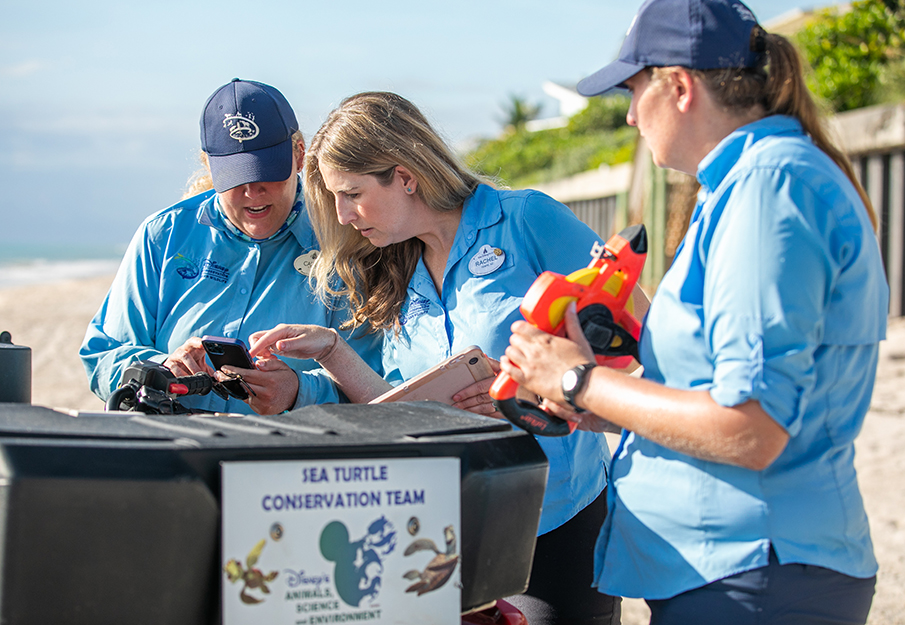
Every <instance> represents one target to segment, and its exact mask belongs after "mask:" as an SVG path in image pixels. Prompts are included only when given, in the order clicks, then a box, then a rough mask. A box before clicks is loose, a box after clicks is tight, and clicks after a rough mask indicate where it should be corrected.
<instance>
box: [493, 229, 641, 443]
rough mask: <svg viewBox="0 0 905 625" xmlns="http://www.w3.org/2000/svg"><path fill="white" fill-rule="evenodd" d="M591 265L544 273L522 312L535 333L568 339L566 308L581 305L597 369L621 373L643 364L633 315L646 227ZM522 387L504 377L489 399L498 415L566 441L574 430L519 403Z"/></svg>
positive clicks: (625, 235)
mask: <svg viewBox="0 0 905 625" xmlns="http://www.w3.org/2000/svg"><path fill="white" fill-rule="evenodd" d="M591 256H592V260H591V264H590V265H588V266H587V267H586V268H584V269H579V270H578V271H575V272H572V273H571V274H569V275H568V276H563V275H560V274H558V273H553V272H552V271H545V272H543V273H542V274H541V275H539V276H538V277H537V279H536V280H535V281H534V284H532V285H531V288H530V289H528V292H527V293H526V294H525V299H524V300H522V305H521V312H522V315H524V317H525V320H526V321H528V322H529V323H530V324H531V325H533V326H534V327H536V328H538V329H540V330H543V331H545V332H549V333H550V334H554V335H556V336H565V323H564V318H565V314H566V307H567V306H568V305H569V303H570V302H576V304H575V307H576V310H577V312H578V320H579V321H580V322H581V329H582V330H583V331H584V334H585V338H587V340H588V342H589V343H590V344H591V348H592V349H593V350H594V355H595V357H596V360H597V364H600V365H607V366H610V367H614V368H616V369H621V368H623V367H627V366H629V365H630V364H631V362H632V358H635V359H637V358H638V339H639V337H640V335H641V323H640V322H639V321H638V320H637V319H636V318H635V317H634V315H633V314H632V312H631V311H630V310H627V309H626V307H627V306H629V307H631V295H632V290H633V289H634V288H635V284H637V282H638V278H639V276H640V275H641V269H642V268H643V267H644V259H645V258H646V257H647V231H646V230H645V229H644V225H643V224H639V225H636V226H629V227H628V228H626V229H625V230H623V231H622V232H620V233H619V234H616V235H613V236H612V237H611V238H610V240H609V241H607V242H606V245H600V244H599V243H595V244H594V248H593V249H592V250H591ZM517 390H518V383H517V382H516V381H515V380H513V379H512V378H511V377H509V376H508V375H507V374H506V373H503V372H500V374H499V375H498V376H497V378H496V380H494V382H493V386H492V387H491V388H490V397H492V398H493V403H494V405H495V406H496V408H497V410H499V411H500V413H502V415H503V416H504V417H506V418H507V419H509V420H510V421H511V422H512V423H514V424H515V425H517V426H519V427H520V428H522V429H524V430H527V431H528V432H531V433H532V434H538V435H540V436H565V435H566V434H569V433H571V432H572V431H573V430H574V429H575V424H574V423H571V422H569V421H563V420H562V419H560V418H558V417H555V416H553V415H551V414H550V413H548V412H547V411H545V410H543V409H541V408H540V407H539V406H538V405H537V404H535V403H532V402H530V401H525V400H522V399H519V398H517V397H516V396H515V395H516V391H517Z"/></svg>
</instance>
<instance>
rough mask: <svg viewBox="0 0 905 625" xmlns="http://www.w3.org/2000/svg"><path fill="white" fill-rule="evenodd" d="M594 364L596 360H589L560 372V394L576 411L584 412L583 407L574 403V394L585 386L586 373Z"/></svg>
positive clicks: (586, 380)
mask: <svg viewBox="0 0 905 625" xmlns="http://www.w3.org/2000/svg"><path fill="white" fill-rule="evenodd" d="M596 366H597V363H596V362H589V363H587V364H584V365H578V366H577V367H573V368H572V369H569V370H568V371H566V372H565V373H564V374H562V395H563V397H565V398H566V401H567V402H569V405H570V406H572V407H573V408H574V409H575V411H576V412H584V408H581V407H579V406H577V405H576V404H575V396H576V395H578V394H579V393H580V392H581V389H583V388H584V387H585V384H587V382H588V374H589V373H590V372H591V369H593V368H594V367H596Z"/></svg>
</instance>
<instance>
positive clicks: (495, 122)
mask: <svg viewBox="0 0 905 625" xmlns="http://www.w3.org/2000/svg"><path fill="white" fill-rule="evenodd" d="M641 2H642V0H620V1H615V0H597V1H596V2H592V1H590V0H559V1H558V2H549V1H541V0H522V1H514V0H453V1H446V2H436V1H434V0H396V1H395V2H387V3H383V2H373V1H365V0H332V1H330V0H325V1H319V0H318V1H314V0H294V1H289V0H253V1H250V2H249V1H246V2H237V1H236V0H218V1H216V2H215V1H207V0H204V1H197V2H193V1H192V0H154V2H140V3H139V2H132V1H129V0H79V2H72V1H71V0H55V1H46V0H32V1H31V2H9V3H6V5H5V6H4V9H3V14H4V15H3V20H2V22H0V118H2V119H3V120H4V123H3V125H2V127H3V132H0V188H2V189H3V195H4V196H5V200H4V201H3V202H2V203H0V224H2V225H0V259H2V258H3V255H4V251H6V255H7V256H8V255H9V253H10V250H18V249H22V248H29V249H37V248H38V247H40V248H42V249H46V248H47V247H48V246H50V247H53V248H55V249H57V250H58V251H59V250H73V251H72V253H74V254H75V253H77V250H80V249H98V250H100V249H110V248H115V247H117V246H119V247H122V246H124V245H125V244H126V243H128V241H129V239H130V238H131V236H132V234H133V232H134V231H135V229H136V228H137V227H138V225H139V224H140V223H141V221H142V220H143V219H144V218H145V217H147V216H148V215H150V214H152V213H153V212H155V211H157V210H160V209H162V208H165V207H166V206H169V205H170V204H172V203H174V202H176V201H178V200H179V198H180V197H181V194H182V191H183V190H184V188H185V183H186V180H187V179H188V177H189V176H190V174H191V173H192V172H193V171H195V170H196V169H197V168H198V166H199V161H198V160H197V155H198V149H199V137H198V134H199V129H198V120H199V117H200V114H201V108H202V106H203V104H204V102H205V100H206V99H207V97H208V96H209V95H210V94H211V93H213V92H214V91H215V90H216V89H217V88H218V87H220V86H221V85H223V84H225V83H227V82H229V81H230V80H231V79H232V78H234V77H238V78H243V79H247V80H257V81H260V82H265V83H268V84H271V85H273V86H275V87H276V88H278V89H279V90H280V91H282V92H283V94H284V95H285V96H286V98H287V99H288V100H289V102H290V103H291V104H292V106H293V108H294V110H295V113H296V116H297V117H298V120H299V124H300V126H301V129H302V131H303V132H304V133H305V137H306V139H310V137H311V136H312V135H313V134H314V133H315V132H316V130H317V128H318V127H319V126H320V124H321V122H322V121H323V119H324V118H325V117H326V116H327V114H328V113H329V112H330V111H331V110H332V109H333V108H335V107H336V106H337V105H338V104H339V103H340V101H341V100H342V99H343V98H344V97H346V96H348V95H352V94H354V93H357V92H359V91H365V90H388V91H395V92H396V93H399V94H401V95H403V96H405V97H406V98H408V99H409V100H411V101H412V102H414V103H415V104H416V105H417V106H418V107H419V108H421V110H422V111H424V113H425V114H426V115H427V117H428V118H429V119H430V120H431V122H432V123H433V124H434V126H435V127H436V128H437V130H438V131H439V132H440V133H441V134H442V135H443V136H444V137H445V138H446V139H447V141H448V142H449V143H450V144H452V145H454V146H462V145H465V144H467V143H468V142H469V141H471V140H474V139H475V138H480V137H492V136H495V135H496V134H498V133H499V131H500V128H501V123H500V120H501V117H502V111H503V106H504V104H505V103H506V101H507V100H508V98H509V97H510V96H512V95H516V96H519V97H522V98H526V99H527V100H528V101H529V102H534V103H538V104H542V105H543V109H542V116H554V115H556V113H557V103H556V101H555V100H553V99H552V98H549V97H548V96H546V95H545V94H544V93H543V91H542V88H541V85H542V84H543V83H544V81H547V80H552V81H554V82H558V83H561V84H567V85H574V84H575V83H576V82H578V81H579V80H580V79H581V78H583V77H584V76H586V75H588V74H590V73H592V72H594V71H596V70H597V69H599V68H600V67H602V66H603V65H606V64H607V63H609V62H610V61H611V60H613V59H614V58H615V56H616V54H617V53H618V51H619V46H620V44H621V42H622V39H623V37H624V34H625V31H626V30H627V29H628V26H629V23H630V22H631V19H632V16H633V15H634V13H635V12H636V11H637V9H638V7H639V6H640V5H641ZM748 4H749V6H750V7H751V8H752V10H753V11H754V13H755V14H756V15H757V17H758V18H759V20H760V21H761V22H765V21H768V20H770V19H773V18H776V17H778V16H780V15H783V14H785V13H787V12H788V11H790V10H792V9H794V8H795V7H796V6H800V7H801V8H812V7H814V6H826V5H827V4H830V2H823V3H817V4H805V5H796V4H794V0H793V1H792V3H790V2H789V0H751V1H750V2H749V3H748ZM4 248H6V249H5V250H4Z"/></svg>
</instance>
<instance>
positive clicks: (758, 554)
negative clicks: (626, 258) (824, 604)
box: [595, 116, 889, 599]
mask: <svg viewBox="0 0 905 625" xmlns="http://www.w3.org/2000/svg"><path fill="white" fill-rule="evenodd" d="M698 180H699V181H700V182H701V185H702V188H701V192H700V194H699V198H698V199H699V202H698V206H697V208H696V210H695V213H694V215H693V217H692V221H691V225H690V226H689V228H688V232H687V234H686V236H685V239H684V241H683V243H682V246H681V248H680V249H679V251H678V252H677V254H676V258H675V261H674V262H673V265H672V267H671V268H670V270H669V271H668V273H667V275H666V276H665V277H664V279H663V281H662V282H661V283H660V286H659V287H658V289H657V293H656V296H655V297H654V300H653V302H652V306H651V309H650V312H649V314H648V316H647V319H646V321H645V326H644V331H643V333H642V339H641V346H640V355H641V362H642V364H643V365H644V368H645V369H644V371H645V372H644V375H645V377H647V378H649V379H651V380H654V381H656V382H660V383H662V384H664V385H666V386H669V387H671V388H678V389H688V390H692V389H694V390H707V391H709V392H710V395H711V397H712V398H713V399H714V401H716V402H717V403H718V404H720V405H723V406H735V405H738V404H741V403H743V402H745V401H747V400H756V401H758V402H760V405H761V406H762V407H763V409H764V410H765V411H766V412H767V414H769V415H770V416H771V417H772V418H773V419H775V420H776V422H777V423H778V424H779V425H781V426H782V427H783V428H784V429H785V430H786V431H787V432H788V434H789V436H790V439H789V442H788V445H787V446H786V448H785V450H784V451H783V453H782V454H781V455H780V457H779V458H778V459H777V460H776V461H775V462H774V463H773V464H772V465H771V466H770V467H768V468H767V469H765V470H763V471H751V470H747V469H743V468H740V467H735V466H730V465H725V464H718V463H714V462H707V461H705V460H698V459H696V458H692V457H689V456H686V455H684V454H681V453H679V452H676V451H672V450H671V449H668V448H666V447H663V446H660V445H657V444H656V443H653V442H651V441H648V440H645V439H644V438H642V437H639V436H636V435H634V434H632V433H626V434H625V435H624V436H623V440H622V444H621V446H620V449H619V450H618V451H617V453H616V456H615V457H614V460H613V465H612V485H613V486H615V488H610V491H611V492H610V498H609V499H610V501H609V504H610V512H609V517H608V518H607V522H606V523H605V524H604V529H603V531H602V532H601V535H600V538H599V540H598V543H597V552H596V568H595V575H596V578H597V582H596V585H597V587H598V588H599V589H600V590H601V592H606V593H609V594H615V595H622V596H628V597H644V598H647V599H662V598H667V597H671V596H674V595H676V594H679V593H681V592H683V591H686V590H690V589H693V588H697V587H700V586H702V585H705V584H707V583H710V582H712V581H715V580H718V579H721V578H723V577H727V576H730V575H734V574H736V573H739V572H742V571H745V570H749V569H753V568H758V567H761V566H766V565H767V559H768V555H769V549H770V546H771V545H772V546H773V548H774V549H775V550H776V554H777V556H778V558H779V561H780V562H781V563H784V564H785V563H791V562H795V563H803V564H811V565H817V566H822V567H826V568H830V569H833V570H836V571H839V572H842V573H844V574H847V575H851V576H854V577H870V576H872V575H874V574H875V573H876V571H877V563H876V561H875V559H874V555H873V548H872V545H871V540H870V534H869V531H868V524H867V516H866V514H865V512H864V506H863V504H862V500H861V495H860V492H859V490H858V484H857V481H856V477H855V469H854V466H853V457H854V445H853V441H854V439H855V436H856V435H857V434H858V432H859V431H860V429H861V424H862V422H863V420H864V416H865V414H866V413H867V410H868V407H869V404H870V396H871V392H872V390H873V383H874V375H875V372H876V364H877V344H878V342H879V341H880V340H882V339H883V338H884V337H885V332H886V315H887V309H888V301H889V291H888V288H887V285H886V282H885V278H884V272H883V265H882V262H881V259H880V252H879V248H878V245H877V240H876V237H875V236H874V233H873V230H872V226H871V224H870V222H869V220H868V216H867V212H866V211H865V209H864V207H863V205H862V203H861V201H860V199H859V197H858V194H857V192H856V191H855V189H854V188H853V187H852V185H851V184H850V183H849V181H848V179H847V178H846V177H845V175H844V174H843V173H842V171H841V170H840V169H839V168H838V167H837V166H836V165H835V164H834V163H833V162H832V161H831V160H830V159H829V158H828V157H827V156H826V154H824V153H823V152H822V151H821V150H819V149H817V148H816V147H815V146H814V145H813V144H812V143H811V141H810V140H809V139H808V138H807V137H806V136H804V135H803V133H802V130H801V126H800V124H799V123H798V122H797V121H796V120H794V119H792V118H788V117H782V116H776V117H769V118H766V119H763V120H760V121H758V122H756V123H753V124H750V125H747V126H744V127H742V128H740V129H738V130H737V131H736V132H734V133H732V134H730V135H729V136H728V137H727V138H725V139H724V140H723V141H722V142H721V143H720V144H719V145H718V146H717V147H716V148H715V149H714V150H713V151H712V152H711V153H710V154H709V155H708V156H707V157H706V158H705V159H704V160H703V161H702V162H701V164H700V166H699V169H698Z"/></svg>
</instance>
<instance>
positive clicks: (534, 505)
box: [0, 402, 547, 625]
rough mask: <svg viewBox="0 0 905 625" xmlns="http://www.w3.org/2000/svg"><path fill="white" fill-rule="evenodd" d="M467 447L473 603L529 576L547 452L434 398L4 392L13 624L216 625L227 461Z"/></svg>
mask: <svg viewBox="0 0 905 625" xmlns="http://www.w3.org/2000/svg"><path fill="white" fill-rule="evenodd" d="M412 457H458V458H459V459H460V467H461V511H462V513H461V517H462V518H461V527H462V538H461V554H462V558H461V566H462V569H461V576H462V584H463V589H462V608H463V611H465V610H469V609H472V608H475V607H478V606H481V605H484V604H486V603H488V602H490V601H492V600H494V599H498V598H501V597H505V596H508V595H511V594H517V593H519V592H521V591H522V590H524V588H525V586H526V583H527V579H528V575H529V573H530V566H531V559H532V556H533V550H534V538H535V533H536V530H537V525H538V520H539V517H540V508H541V503H542V499H543V491H544V483H545V480H546V475H547V460H546V458H545V457H544V455H543V452H542V451H541V450H540V447H539V446H538V444H537V442H536V441H535V440H534V438H533V437H532V436H530V435H528V434H525V433H524V432H521V431H517V430H514V429H513V428H512V427H511V426H510V425H509V424H508V423H507V422H503V421H499V420H496V419H488V418H481V417H475V416H473V415H470V414H469V413H465V412H462V411H459V410H455V409H453V408H449V407H447V406H445V405H442V404H438V403H434V402H417V403H396V404H381V405H374V406H367V405H325V406H312V407H309V408H305V409H302V410H298V411H295V412H291V413H287V414H283V415H278V416H271V417H257V416H246V417H236V416H232V417H226V416H219V417H218V416H200V415H196V416H148V415H143V414H137V413H81V414H77V415H76V416H72V415H70V414H66V413H63V412H59V411H55V410H51V409H48V408H43V407H39V406H31V405H23V404H13V403H6V404H0V593H2V594H0V623H14V624H20V623H36V624H37V623H40V624H41V625H45V624H47V623H70V624H77V623H91V624H98V623H130V624H136V623H154V624H159V623H167V624H168V625H178V624H180V623H191V624H202V623H204V624H206V623H217V622H218V621H219V620H220V616H219V614H220V613H219V604H220V602H219V596H220V595H219V593H220V588H221V582H220V580H221V577H222V573H221V571H220V562H221V554H220V553H219V552H220V544H219V535H220V463H221V462H224V461H242V460H249V461H251V460H254V461H261V460H299V459H304V460H308V459H347V458H412Z"/></svg>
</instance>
